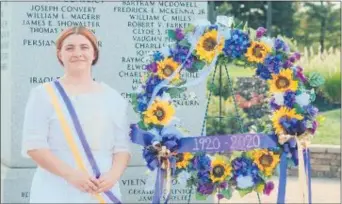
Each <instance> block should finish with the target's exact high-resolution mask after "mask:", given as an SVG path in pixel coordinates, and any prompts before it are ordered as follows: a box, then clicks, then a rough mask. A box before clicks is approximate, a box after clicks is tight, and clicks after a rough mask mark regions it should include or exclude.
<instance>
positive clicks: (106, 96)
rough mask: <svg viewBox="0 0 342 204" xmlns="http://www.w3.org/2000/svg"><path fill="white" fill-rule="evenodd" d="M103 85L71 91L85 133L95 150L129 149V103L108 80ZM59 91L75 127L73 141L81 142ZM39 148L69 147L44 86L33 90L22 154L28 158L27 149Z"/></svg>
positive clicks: (59, 149) (61, 148)
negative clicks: (100, 87) (81, 91)
mask: <svg viewBox="0 0 342 204" xmlns="http://www.w3.org/2000/svg"><path fill="white" fill-rule="evenodd" d="M53 86H54V85H53ZM101 86H102V87H103V89H102V90H101V91H99V92H93V93H86V94H78V95H74V96H70V95H69V94H68V95H69V98H70V100H71V103H72V104H73V106H74V108H75V111H76V113H77V116H78V119H79V121H80V123H81V126H82V129H83V132H84V134H85V136H86V138H87V141H88V143H89V146H90V148H91V150H92V151H93V152H102V153H116V152H121V151H125V152H129V149H130V148H129V143H130V140H129V136H128V135H129V124H128V122H127V107H128V103H127V101H126V100H125V99H124V98H123V97H122V96H121V95H120V94H119V93H118V92H117V91H116V90H114V89H112V88H110V87H109V86H108V85H106V84H105V83H103V82H101ZM56 90H57V89H56ZM56 93H57V96H58V98H59V102H60V104H61V105H62V107H63V109H64V115H65V116H66V118H67V120H68V124H69V126H70V127H71V129H72V130H73V133H74V134H73V136H74V140H76V141H78V135H77V133H76V131H75V130H74V126H73V123H72V120H71V118H70V116H69V113H68V111H67V109H66V107H65V104H64V102H63V100H62V98H61V96H60V95H59V92H56ZM78 144H80V143H78ZM79 147H82V146H79ZM39 148H48V149H50V150H52V151H64V150H66V151H68V150H69V147H68V144H67V143H66V139H65V137H64V134H63V131H62V129H61V126H60V122H59V120H58V118H57V116H56V113H55V110H54V107H53V106H52V104H51V101H50V96H49V95H48V93H47V91H46V90H45V88H44V87H43V86H42V85H39V86H37V87H35V88H33V89H32V91H31V93H30V97H29V100H28V103H27V106H26V112H25V118H24V128H23V140H22V155H23V156H24V157H28V155H27V151H28V150H32V149H39ZM79 149H80V150H82V151H83V149H81V148H79Z"/></svg>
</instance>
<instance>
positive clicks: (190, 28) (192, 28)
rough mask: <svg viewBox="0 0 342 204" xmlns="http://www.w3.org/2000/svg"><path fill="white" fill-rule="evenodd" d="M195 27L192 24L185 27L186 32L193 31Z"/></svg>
mask: <svg viewBox="0 0 342 204" xmlns="http://www.w3.org/2000/svg"><path fill="white" fill-rule="evenodd" d="M194 29H195V26H194V25H192V24H190V25H189V26H188V27H186V28H184V33H188V32H192V31H193V30H194Z"/></svg>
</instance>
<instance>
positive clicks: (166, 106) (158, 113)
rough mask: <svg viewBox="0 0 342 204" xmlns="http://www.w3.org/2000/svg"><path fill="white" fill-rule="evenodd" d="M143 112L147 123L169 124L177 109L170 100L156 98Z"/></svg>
mask: <svg viewBox="0 0 342 204" xmlns="http://www.w3.org/2000/svg"><path fill="white" fill-rule="evenodd" d="M143 114H144V122H145V124H150V123H152V124H154V125H167V124H169V122H170V121H171V119H172V117H173V115H174V114H175V109H174V107H173V106H172V104H171V103H170V102H168V101H161V100H160V99H156V100H155V101H154V102H153V103H152V105H151V106H150V107H149V108H148V109H147V110H146V111H145V112H144V113H143Z"/></svg>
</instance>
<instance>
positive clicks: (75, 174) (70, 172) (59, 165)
mask: <svg viewBox="0 0 342 204" xmlns="http://www.w3.org/2000/svg"><path fill="white" fill-rule="evenodd" d="M27 154H28V155H29V156H30V157H31V158H32V159H33V160H34V161H35V162H36V163H37V164H38V165H39V166H40V167H42V168H44V169H46V170H47V171H49V172H51V173H53V174H55V175H57V176H60V177H62V178H63V179H65V180H66V181H67V182H69V183H70V184H72V185H73V186H75V187H76V188H78V189H79V190H81V191H83V192H88V193H95V192H96V190H97V188H98V184H99V183H98V180H97V179H96V178H94V177H91V176H89V175H88V174H87V173H86V172H84V171H81V170H77V169H74V168H72V167H71V166H69V165H68V164H67V163H65V162H64V161H62V160H61V159H59V158H58V157H56V156H55V155H54V154H53V153H52V152H51V151H50V150H48V149H35V150H29V151H27Z"/></svg>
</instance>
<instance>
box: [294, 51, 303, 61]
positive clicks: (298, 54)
mask: <svg viewBox="0 0 342 204" xmlns="http://www.w3.org/2000/svg"><path fill="white" fill-rule="evenodd" d="M293 57H294V58H295V59H296V60H300V57H301V55H300V53H299V52H295V53H293Z"/></svg>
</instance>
